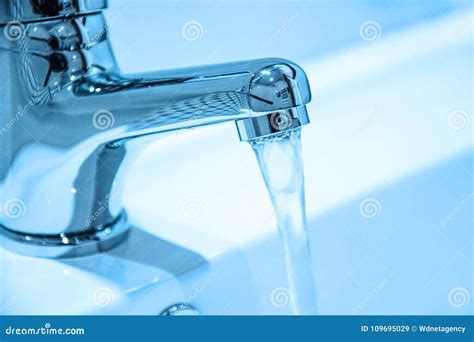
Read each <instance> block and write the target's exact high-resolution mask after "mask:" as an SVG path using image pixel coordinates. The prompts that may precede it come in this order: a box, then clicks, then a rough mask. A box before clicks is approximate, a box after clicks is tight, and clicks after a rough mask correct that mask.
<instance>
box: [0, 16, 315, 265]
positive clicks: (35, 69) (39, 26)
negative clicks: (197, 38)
mask: <svg viewBox="0 0 474 342" xmlns="http://www.w3.org/2000/svg"><path fill="white" fill-rule="evenodd" d="M79 10H80V9H78V11H79ZM15 19H17V20H18V18H15ZM20 19H21V18H20ZM86 19H87V20H86ZM0 26H2V24H1V23H0ZM21 26H22V27H23V28H24V29H25V31H24V34H23V35H22V36H21V37H20V38H19V39H17V40H8V39H3V40H2V39H0V65H8V66H10V67H9V68H6V69H0V73H1V75H0V79H9V80H11V82H10V83H11V88H10V89H9V91H6V92H5V91H3V92H0V103H2V104H3V105H4V108H5V111H4V113H2V115H0V149H1V150H3V152H4V153H1V154H0V203H3V204H4V209H5V210H4V211H3V212H2V211H0V239H3V240H4V244H5V245H10V244H15V245H20V247H21V248H17V250H20V251H22V252H23V253H26V254H33V255H36V256H50V257H56V256H71V255H76V254H81V253H83V252H86V253H89V252H91V251H97V250H101V249H102V248H108V247H110V246H111V245H113V244H114V243H117V242H118V241H119V240H120V239H122V238H124V237H125V236H126V232H127V231H128V225H127V218H126V213H125V210H124V209H123V205H122V199H121V198H122V192H123V184H124V180H125V176H126V173H127V170H128V169H129V167H130V165H132V164H133V162H134V160H135V157H136V156H137V155H138V153H137V151H139V147H140V144H136V143H133V144H132V141H133V142H137V143H139V142H140V141H142V139H139V138H142V137H153V136H154V135H157V134H158V133H163V132H172V131H175V130H180V129H183V128H192V127H199V126H204V125H210V124H216V123H220V122H225V121H234V122H236V126H237V130H238V132H239V136H240V139H241V140H252V139H256V138H259V137H264V136H268V135H272V134H278V133H279V132H282V131H286V130H291V129H296V128H298V127H300V126H302V125H304V124H306V123H308V122H309V121H308V117H307V113H306V109H305V105H306V104H307V103H308V102H309V101H310V99H311V94H310V88H309V85H308V80H307V78H306V75H305V73H304V71H303V70H302V69H301V68H300V67H299V66H298V65H296V64H294V63H293V62H290V61H287V60H284V59H278V58H267V59H258V60H252V61H244V62H236V63H227V64H218V65H209V66H201V67H193V68H184V69H177V70H168V71H158V72H152V73H145V74H139V75H122V74H121V73H120V71H119V68H118V66H117V65H116V63H115V59H114V57H113V52H112V50H111V47H110V44H109V41H108V39H107V32H108V30H107V29H106V24H105V20H104V18H103V15H102V14H101V13H97V12H93V13H84V14H81V15H76V16H71V17H68V16H66V17H61V18H56V17H54V18H51V19H48V20H46V19H45V20H41V21H28V22H23V23H22V25H21ZM99 33H101V34H99ZM137 147H138V150H137ZM98 241H99V242H101V241H103V242H104V243H103V244H98V243H97V242H98ZM105 242H107V243H105ZM25 246H26V247H33V249H32V251H31V252H30V250H31V249H29V248H25ZM45 246H46V247H45ZM48 247H55V248H48ZM78 247H81V249H80V248H78Z"/></svg>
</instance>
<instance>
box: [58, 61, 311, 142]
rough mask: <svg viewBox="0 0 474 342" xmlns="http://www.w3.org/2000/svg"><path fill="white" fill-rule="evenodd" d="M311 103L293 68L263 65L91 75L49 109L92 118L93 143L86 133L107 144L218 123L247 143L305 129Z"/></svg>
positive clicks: (303, 82) (305, 84) (298, 72)
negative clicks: (230, 125) (233, 126)
mask: <svg viewBox="0 0 474 342" xmlns="http://www.w3.org/2000/svg"><path fill="white" fill-rule="evenodd" d="M310 98H311V94H310V90H309V85H308V81H307V79H306V76H305V73H304V72H303V70H302V69H301V68H300V67H299V66H297V65H296V64H294V63H292V62H290V61H287V60H283V59H277V58H268V59H259V60H251V61H243V62H236V63H227V64H218V65H208V66H201V67H194V68H184V69H177V70H169V71H159V72H151V73H145V74H141V75H130V76H122V75H120V74H118V73H112V72H99V73H94V74H91V75H86V76H84V77H81V78H79V79H78V80H76V81H75V82H73V83H72V84H71V90H70V91H69V92H68V93H66V94H65V95H64V96H61V97H59V99H61V102H57V104H56V110H58V111H60V112H62V111H64V107H66V106H68V104H69V103H75V105H74V107H73V108H70V109H69V113H70V114H71V115H75V116H82V117H85V118H86V120H90V115H91V113H93V114H94V115H95V118H94V122H93V123H94V124H95V126H96V127H95V128H97V127H98V128H99V129H102V132H101V133H102V134H101V135H100V136H98V134H97V133H98V132H97V130H95V131H94V130H93V131H92V132H90V134H91V135H92V136H93V139H94V140H96V141H98V142H99V141H100V142H103V141H104V140H103V139H105V140H107V141H108V142H109V143H111V144H114V145H116V144H117V143H123V142H124V141H127V140H129V139H132V138H136V137H140V136H144V135H149V134H156V133H161V132H168V131H173V130H177V129H183V128H192V127H198V126H204V125H210V124H215V123H220V122H225V121H236V122H237V123H238V124H237V128H238V130H239V133H240V137H241V139H243V140H248V139H252V138H255V137H257V136H258V135H259V134H260V135H268V134H275V133H277V132H279V131H281V130H286V129H293V128H295V127H297V126H299V125H302V124H306V123H308V118H307V115H306V111H305V110H304V105H305V104H307V103H308V102H309V101H310ZM74 112H75V113H74ZM265 122H266V124H265ZM82 140H84V139H82Z"/></svg>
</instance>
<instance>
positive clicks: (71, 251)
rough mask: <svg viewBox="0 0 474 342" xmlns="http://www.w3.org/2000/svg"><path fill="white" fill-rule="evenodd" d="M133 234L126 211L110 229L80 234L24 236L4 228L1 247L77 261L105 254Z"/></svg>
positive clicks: (0, 237) (27, 253)
mask: <svg viewBox="0 0 474 342" xmlns="http://www.w3.org/2000/svg"><path fill="white" fill-rule="evenodd" d="M129 231H130V225H129V224H128V220H127V214H126V212H125V211H122V213H121V214H120V215H119V216H118V217H117V218H116V219H115V221H114V222H112V223H111V224H109V225H107V226H102V227H96V228H93V229H90V230H87V231H84V232H80V233H78V234H60V235H36V234H24V233H20V232H16V231H13V230H11V229H8V228H6V227H4V226H2V225H0V247H3V248H5V249H8V250H9V251H12V252H14V253H18V254H23V255H27V256H32V257H39V258H73V257H78V256H84V255H88V254H94V253H101V252H105V251H107V250H109V249H111V248H113V247H115V246H116V245H117V244H119V243H120V242H122V241H123V240H124V239H125V238H126V237H127V235H128V232H129Z"/></svg>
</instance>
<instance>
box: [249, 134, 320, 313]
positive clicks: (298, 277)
mask: <svg viewBox="0 0 474 342" xmlns="http://www.w3.org/2000/svg"><path fill="white" fill-rule="evenodd" d="M300 133H301V130H293V131H289V132H285V133H282V134H280V135H277V136H273V137H270V138H268V137H267V138H263V139H258V140H254V141H252V142H251V145H252V147H253V150H254V151H255V154H256V156H257V160H258V163H259V165H260V170H261V172H262V176H263V178H264V180H265V184H266V186H267V189H268V192H269V194H270V198H271V201H272V204H273V208H274V210H275V214H276V218H277V224H278V231H279V235H280V240H281V242H282V244H283V250H284V256H285V265H286V271H287V277H288V290H289V291H288V292H289V298H290V302H291V304H292V309H293V313H294V314H296V315H315V314H316V291H315V285H314V278H313V272H312V267H311V258H310V247H309V241H308V233H307V230H306V209H305V195H304V173H303V161H302V157H301V139H300Z"/></svg>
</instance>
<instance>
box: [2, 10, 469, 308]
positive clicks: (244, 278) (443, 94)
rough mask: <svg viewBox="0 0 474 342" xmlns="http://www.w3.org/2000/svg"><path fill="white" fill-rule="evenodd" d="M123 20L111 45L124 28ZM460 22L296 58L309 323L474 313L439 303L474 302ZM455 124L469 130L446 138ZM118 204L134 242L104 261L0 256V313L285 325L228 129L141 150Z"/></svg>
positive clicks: (279, 263) (246, 177)
mask: <svg viewBox="0 0 474 342" xmlns="http://www.w3.org/2000/svg"><path fill="white" fill-rule="evenodd" d="M122 5H123V6H125V5H124V4H123V3H121V2H117V3H116V5H115V7H112V8H111V10H110V12H109V14H108V15H109V16H110V17H113V16H114V15H117V13H121V12H120V9H121V7H120V6H122ZM147 6H152V5H147ZM287 6H288V5H287ZM175 10H176V9H173V11H175ZM114 11H115V12H114ZM170 11H171V10H170ZM281 11H282V13H285V6H282V8H281ZM282 13H280V15H283V14H282ZM301 13H306V12H301ZM301 15H302V14H301ZM195 16H196V17H199V13H196V14H195ZM120 18H123V21H120V20H117V21H116V26H117V27H116V28H111V30H112V32H113V30H114V29H116V31H118V32H119V34H121V33H122V32H123V31H124V29H125V27H127V25H126V24H127V23H126V22H125V20H126V17H125V13H124V17H120ZM470 18H471V16H470V13H469V12H467V13H463V12H457V13H454V14H449V15H447V16H445V17H440V18H435V19H433V21H432V22H425V23H423V24H420V25H418V26H413V27H412V26H408V27H405V28H397V27H396V25H395V24H393V25H392V26H394V27H395V28H392V31H391V32H387V33H386V35H385V33H384V35H385V36H382V38H381V39H379V40H378V41H371V42H365V41H363V40H360V41H358V42H355V43H354V44H352V45H351V46H353V47H352V48H350V49H344V50H341V49H338V48H336V47H334V48H333V49H334V51H331V52H328V53H327V54H326V55H325V56H324V57H323V56H320V57H314V58H313V57H312V58H310V59H308V56H309V55H308V54H304V53H303V51H300V53H301V54H302V55H303V57H302V58H303V62H302V63H300V64H301V65H302V66H303V68H304V69H305V70H307V71H308V76H309V79H310V81H311V82H312V83H313V84H312V89H313V91H314V100H313V102H312V103H311V104H310V105H309V106H308V111H309V113H310V116H311V117H312V118H313V119H312V124H311V125H310V126H308V127H306V128H305V129H304V130H303V149H304V162H305V173H306V184H307V190H306V191H307V205H308V217H309V220H308V221H309V229H310V234H311V241H312V243H311V245H312V249H313V258H314V268H315V270H314V271H315V278H316V285H317V288H318V296H319V302H318V310H319V313H320V314H469V313H470V314H472V313H474V310H473V304H472V302H471V303H466V305H464V306H462V307H455V306H453V305H451V304H450V302H449V300H448V294H449V292H450V291H451V290H452V289H453V288H457V287H462V288H465V289H466V290H467V291H468V292H470V293H474V286H473V285H474V284H473V278H474V277H473V267H472V266H473V253H472V249H473V235H472V225H473V221H472V209H473V203H474V201H473V198H472V176H473V173H472V172H473V167H472V165H473V164H472V162H473V157H474V154H473V153H472V146H473V145H472V108H473V107H472V79H471V76H472V64H471V62H472V50H471V48H472V46H471V41H470V37H469V28H470V20H472V19H470ZM191 19H193V18H191ZM121 20H122V19H121ZM122 25H123V26H122ZM137 25H140V23H137ZM142 25H143V24H142ZM295 25H297V24H295ZM295 29H297V30H298V29H299V28H295ZM357 29H358V27H357ZM137 30H140V28H137ZM206 32H207V31H206ZM464 32H467V33H466V34H465V33H464ZM208 34H209V35H212V32H211V33H208ZM124 36H125V37H126V33H124ZM173 39H179V37H173ZM144 40H145V39H144ZM118 43H121V44H123V45H118V46H117V48H118V49H119V51H120V50H121V51H125V50H126V49H127V47H126V45H125V43H126V42H125V41H122V40H120V42H119V41H117V42H116V44H118ZM168 43H171V42H166V44H168ZM182 43H183V42H180V44H182ZM186 43H190V42H186ZM138 44H140V43H138ZM341 44H342V43H341ZM308 46H310V47H311V45H308ZM161 48H162V45H160V44H157V46H156V55H155V56H158V57H156V58H158V63H156V58H155V59H153V61H155V64H154V67H157V66H158V67H160V66H161V65H160V63H161V61H160V60H159V57H160V55H159V53H158V51H159V50H160V49H161ZM149 49H153V47H149ZM191 49H192V48H191ZM171 50H172V49H171ZM329 50H330V49H328V51H329ZM226 51H227V50H226ZM272 51H273V50H272ZM272 51H270V52H272ZM275 51H277V52H278V49H276V50H275ZM249 52H250V55H251V51H247V52H246V53H247V54H248V53H249ZM150 53H151V52H150ZM244 54H245V53H244ZM262 54H265V52H262ZM198 56H201V57H202V56H206V57H202V58H201V60H200V61H202V60H203V59H205V58H207V57H208V56H209V55H205V53H204V52H202V51H201V54H200V55H199V54H198ZM119 57H120V55H119ZM135 57H136V55H133V58H135ZM243 57H245V56H243ZM253 57H260V56H253ZM283 57H286V56H283ZM289 57H292V56H289ZM121 58H122V59H123V60H125V61H127V60H128V58H131V57H129V56H128V55H126V54H125V53H124V54H123V56H122V57H121ZM137 58H140V57H137ZM147 58H148V57H145V59H144V60H145V61H146V60H147ZM213 58H214V57H209V60H210V61H212V62H214V60H212V59H213ZM119 59H120V58H119ZM236 59H238V58H236ZM292 59H295V58H292ZM380 59H382V60H383V62H381V60H380ZM130 60H132V58H131V59H130ZM304 60H306V62H305V61H304ZM186 61H187V63H188V64H190V63H189V58H186ZM200 61H198V62H200ZM295 61H296V62H300V61H299V60H298V59H297V58H296V60H295ZM336 62H337V63H336ZM369 62H370V63H369ZM177 63H179V62H177ZM157 64H158V65H157ZM192 64H195V63H192ZM139 66H140V67H142V66H143V67H147V68H148V67H150V68H151V67H153V66H150V65H147V63H139ZM134 71H140V70H134ZM469 71H470V72H469ZM454 111H458V112H457V113H465V114H466V116H465V118H466V120H471V122H468V123H467V124H465V125H464V126H463V127H461V128H459V127H454V128H453V127H452V126H453V125H450V121H449V119H450V113H453V112H454ZM459 111H461V112H459ZM462 115H464V114H462ZM456 128H458V129H456ZM469 194H471V195H469ZM466 196H467V197H466ZM367 198H372V199H374V200H376V201H374V202H373V203H376V206H378V208H377V209H378V214H377V215H376V216H374V217H372V218H367V217H364V215H362V214H361V211H360V204H361V202H362V201H363V200H365V199H367ZM463 198H467V200H465V201H464V202H463ZM126 203H127V207H128V211H129V214H130V219H131V222H132V223H133V225H134V226H135V228H134V229H133V231H132V234H131V236H130V238H129V239H128V240H127V241H126V243H124V244H123V245H121V246H119V247H118V248H116V249H114V250H111V251H109V252H108V253H104V254H100V255H93V256H88V257H82V258H77V259H68V260H46V259H37V258H29V257H24V256H20V255H16V254H13V253H10V252H8V251H6V250H4V249H0V272H1V273H0V274H1V277H2V281H1V284H0V310H1V311H0V313H3V314H158V313H160V312H161V311H162V310H164V309H165V308H167V307H168V306H170V305H172V304H176V303H192V304H193V305H194V306H195V307H196V308H197V309H198V310H200V311H201V312H202V313H204V314H289V313H291V310H290V307H289V306H288V305H278V304H277V305H273V304H272V292H274V290H275V289H278V288H280V287H286V286H287V284H286V276H285V270H284V266H283V265H284V263H283V256H282V252H281V249H280V248H279V241H278V235H277V232H276V228H275V220H274V216H273V212H272V208H271V205H270V201H269V199H268V198H267V193H266V190H265V187H264V184H263V181H262V179H261V176H260V174H259V170H258V167H257V163H256V161H255V158H254V156H253V152H252V151H251V148H250V147H249V146H247V145H246V144H244V143H239V142H238V137H237V132H236V129H235V127H234V125H233V124H224V125H221V126H219V127H212V128H203V129H199V130H194V131H188V132H184V131H183V132H182V133H179V134H176V135H173V136H169V137H166V138H163V139H161V140H159V141H157V142H156V143H153V144H151V145H150V146H149V148H148V149H147V150H146V151H145V152H144V154H143V155H142V157H141V159H140V160H139V161H138V163H137V164H136V167H135V168H134V170H133V171H132V173H131V175H130V178H129V181H128V183H127V189H126ZM462 203H464V204H462ZM459 207H461V209H460V210H456V208H459ZM453 210H456V211H455V215H451V214H452V212H453ZM365 216H371V214H370V213H369V214H368V215H367V214H366V215H365ZM452 216H453V217H452ZM273 302H274V301H273Z"/></svg>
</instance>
